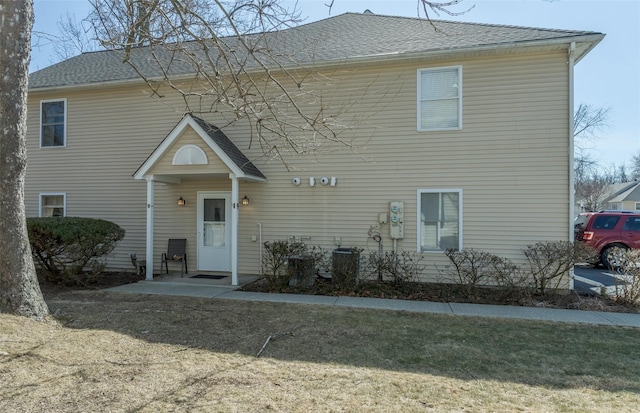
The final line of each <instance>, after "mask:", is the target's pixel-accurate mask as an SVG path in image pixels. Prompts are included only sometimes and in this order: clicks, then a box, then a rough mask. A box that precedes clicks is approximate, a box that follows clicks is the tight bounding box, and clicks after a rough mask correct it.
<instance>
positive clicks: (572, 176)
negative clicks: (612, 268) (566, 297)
mask: <svg viewBox="0 0 640 413" xmlns="http://www.w3.org/2000/svg"><path fill="white" fill-rule="evenodd" d="M575 51H576V43H575V42H571V46H570V47H569V241H571V242H573V241H574V239H573V237H574V234H573V218H574V204H575V169H574V165H573V163H574V162H575V160H574V144H575V143H574V137H573V134H574V128H575V125H574V122H573V116H574V110H575V108H574V105H575V103H574V97H573V93H574V86H573V79H574V73H573V71H574V66H575V56H574V55H575ZM574 281H575V274H574V272H573V268H572V269H571V270H570V271H569V289H570V290H573V289H574Z"/></svg>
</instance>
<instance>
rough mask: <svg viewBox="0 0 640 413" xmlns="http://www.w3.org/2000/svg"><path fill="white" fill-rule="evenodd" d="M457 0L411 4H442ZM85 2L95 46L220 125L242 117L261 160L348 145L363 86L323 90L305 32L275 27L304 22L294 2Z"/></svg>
mask: <svg viewBox="0 0 640 413" xmlns="http://www.w3.org/2000/svg"><path fill="white" fill-rule="evenodd" d="M460 1H461V0H455V1H449V2H427V1H424V0H419V1H418V4H421V5H422V6H423V7H425V10H426V7H432V8H433V9H434V10H439V11H444V10H447V6H450V5H455V4H458V3H460ZM92 5H93V9H94V10H93V13H92V15H91V17H90V18H89V20H90V21H91V23H92V24H93V27H94V29H95V33H96V37H97V38H98V39H99V40H100V42H101V44H102V46H104V47H105V48H107V49H109V50H112V51H114V52H117V53H121V55H122V59H123V61H124V62H125V63H127V64H128V65H130V66H131V67H132V68H133V69H134V70H135V71H136V72H137V74H138V75H139V76H140V77H141V78H142V79H144V81H145V82H146V83H147V84H148V86H149V88H150V90H151V91H152V93H153V94H155V95H156V96H158V97H160V96H163V93H169V92H167V90H168V89H169V90H171V92H172V93H178V94H179V95H180V96H181V97H182V100H183V102H184V109H182V110H183V111H186V112H192V113H216V114H217V119H218V120H216V122H223V124H219V125H218V126H219V127H225V126H227V125H228V124H233V123H237V122H245V123H246V125H248V126H249V127H250V135H251V141H250V142H251V143H250V146H251V145H256V144H257V145H259V147H260V148H261V151H262V153H263V154H264V155H265V156H266V157H269V158H272V159H278V160H280V161H282V162H283V163H284V165H285V166H287V167H288V164H287V161H286V158H287V156H288V155H290V154H308V153H314V152H317V151H319V150H321V149H326V148H327V147H331V144H332V143H338V144H340V145H344V146H347V147H350V148H353V149H356V146H355V144H354V142H353V141H352V140H351V138H350V135H349V130H351V129H352V128H353V127H354V125H355V124H356V123H357V122H358V121H357V120H355V119H353V118H350V115H349V109H350V107H351V106H352V105H353V104H355V102H356V101H357V100H358V99H360V98H362V97H363V96H364V95H365V94H367V93H368V92H371V91H370V90H361V91H359V92H357V93H360V96H356V94H357V93H356V92H354V96H353V97H352V98H351V100H350V102H349V103H348V104H346V105H345V104H344V103H336V102H335V101H333V100H332V99H331V98H330V97H329V96H330V95H329V94H328V93H326V90H327V87H333V88H337V87H339V86H336V84H335V83H336V82H335V78H334V77H333V76H332V73H331V72H327V71H326V69H325V71H323V72H321V71H320V70H314V69H312V67H313V66H314V63H315V61H316V60H317V59H319V58H318V56H317V52H318V51H317V50H315V48H314V44H313V41H312V39H302V40H301V39H300V38H299V37H298V36H296V34H295V29H292V30H283V29H290V28H292V27H295V26H297V25H298V24H299V23H300V22H301V21H302V20H301V18H300V13H299V10H298V9H297V8H296V7H297V6H294V7H293V8H286V7H284V6H283V2H282V1H280V0H233V1H221V0H125V1H119V2H113V1H111V0H92ZM331 6H332V4H329V5H328V7H329V8H330V7H331ZM342 73H343V74H344V73H345V72H344V70H343V72H342ZM188 75H192V76H191V78H190V79H188V81H187V79H185V76H188ZM330 84H331V86H328V85H330ZM323 90H324V91H325V92H323ZM376 93H377V95H379V96H382V94H384V93H389V92H388V91H387V92H385V91H381V90H377V91H376ZM370 95H371V96H375V94H373V93H370ZM359 122H362V119H360V120H359ZM327 144H329V145H327Z"/></svg>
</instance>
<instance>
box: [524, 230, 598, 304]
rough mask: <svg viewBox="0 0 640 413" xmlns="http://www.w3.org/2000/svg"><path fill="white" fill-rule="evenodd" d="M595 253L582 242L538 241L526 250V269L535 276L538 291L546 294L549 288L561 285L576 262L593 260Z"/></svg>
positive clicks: (552, 288) (553, 288)
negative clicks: (563, 278)
mask: <svg viewBox="0 0 640 413" xmlns="http://www.w3.org/2000/svg"><path fill="white" fill-rule="evenodd" d="M593 254H594V252H593V250H591V249H590V248H588V247H586V246H585V245H584V244H582V243H580V242H578V243H571V242H569V241H544V242H537V243H535V244H533V245H528V246H527V248H526V249H525V250H524V255H525V257H526V264H525V265H526V267H525V269H524V270H525V271H526V272H527V273H528V274H529V275H530V276H531V277H532V278H533V281H534V286H535V289H536V291H537V292H538V293H540V294H543V295H544V294H545V293H546V292H547V290H549V289H551V290H555V289H557V288H558V287H559V286H560V283H561V281H562V277H563V276H564V275H565V274H567V273H568V272H569V271H570V270H571V269H572V268H573V266H574V265H575V263H576V262H585V261H586V262H591V261H593Z"/></svg>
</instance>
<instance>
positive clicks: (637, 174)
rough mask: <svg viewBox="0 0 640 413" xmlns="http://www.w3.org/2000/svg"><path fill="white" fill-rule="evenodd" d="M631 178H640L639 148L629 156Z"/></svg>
mask: <svg viewBox="0 0 640 413" xmlns="http://www.w3.org/2000/svg"><path fill="white" fill-rule="evenodd" d="M631 178H632V179H640V150H639V151H638V152H636V154H635V155H633V158H631Z"/></svg>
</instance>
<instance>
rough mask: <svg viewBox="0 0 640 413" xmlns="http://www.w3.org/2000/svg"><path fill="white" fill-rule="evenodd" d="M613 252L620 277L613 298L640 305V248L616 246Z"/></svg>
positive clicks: (620, 301)
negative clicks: (631, 248)
mask: <svg viewBox="0 0 640 413" xmlns="http://www.w3.org/2000/svg"><path fill="white" fill-rule="evenodd" d="M612 253H614V254H616V258H617V266H616V271H617V273H618V276H619V277H620V278H619V279H618V281H619V282H616V286H615V296H614V297H612V298H613V299H614V300H615V301H616V302H618V303H620V304H624V305H630V306H638V305H640V250H623V249H621V248H614V250H613V251H612Z"/></svg>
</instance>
